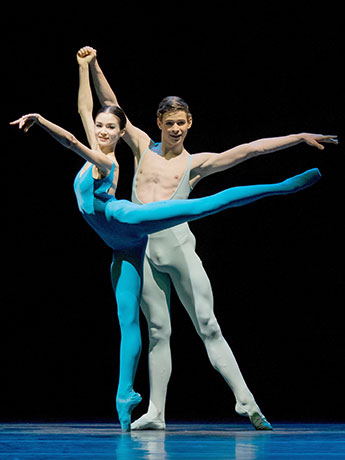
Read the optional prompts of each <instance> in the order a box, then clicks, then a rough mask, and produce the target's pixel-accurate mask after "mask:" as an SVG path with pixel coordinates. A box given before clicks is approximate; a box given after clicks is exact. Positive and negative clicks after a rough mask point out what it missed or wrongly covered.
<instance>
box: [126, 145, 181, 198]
mask: <svg viewBox="0 0 345 460" xmlns="http://www.w3.org/2000/svg"><path fill="white" fill-rule="evenodd" d="M188 162H189V154H188V153H187V152H183V153H182V154H181V155H179V156H177V157H174V158H170V159H166V158H164V157H162V156H160V155H159V154H157V153H155V152H152V151H148V152H147V153H146V155H145V157H144V158H143V159H142V162H141V164H140V166H139V169H138V171H137V174H136V184H135V186H136V193H137V196H138V197H139V199H140V200H141V201H142V202H144V203H150V202H153V201H160V200H169V199H170V198H171V197H172V196H173V195H174V193H175V192H176V190H177V188H178V186H179V184H180V182H181V180H182V179H183V177H184V175H185V173H186V169H187V167H188Z"/></svg>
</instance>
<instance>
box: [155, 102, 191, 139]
mask: <svg viewBox="0 0 345 460" xmlns="http://www.w3.org/2000/svg"><path fill="white" fill-rule="evenodd" d="M157 123H158V127H159V129H161V130H162V142H163V143H164V144H165V145H167V146H170V147H175V148H176V147H177V146H179V145H183V141H184V139H185V137H186V136H187V133H188V130H189V128H190V127H191V126H192V117H188V116H187V114H186V112H185V111H184V110H177V111H175V112H166V113H164V114H163V116H162V118H158V120H157Z"/></svg>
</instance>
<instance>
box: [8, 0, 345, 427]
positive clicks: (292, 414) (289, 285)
mask: <svg viewBox="0 0 345 460" xmlns="http://www.w3.org/2000/svg"><path fill="white" fill-rule="evenodd" d="M192 6H193V4H192V3H188V4H187V3H185V2H179V3H165V4H163V3H161V4H160V6H158V7H157V6H155V5H153V4H152V3H150V4H149V5H143V4H142V3H140V4H130V5H127V6H124V5H121V4H118V5H116V4H113V3H110V4H96V3H95V4H92V5H89V6H83V7H80V5H78V4H77V5H76V6H74V4H73V5H71V6H69V7H68V8H65V7H61V6H60V7H58V6H56V7H53V6H49V8H48V7H47V8H39V7H37V6H27V7H24V8H22V7H19V6H18V5H17V4H15V5H13V6H10V7H9V11H7V12H6V13H4V14H3V15H2V16H3V21H4V24H3V26H2V30H3V32H4V31H6V32H5V37H4V41H3V43H5V46H4V48H3V53H2V54H3V56H2V57H3V62H2V68H3V70H4V71H5V72H3V76H5V78H7V81H6V84H5V85H4V86H3V88H2V90H3V100H5V109H3V111H2V112H3V115H5V116H4V120H3V123H2V126H3V127H4V130H3V131H2V132H3V133H4V134H3V139H5V146H3V147H2V155H3V162H2V179H3V180H4V179H5V182H3V183H5V187H4V188H5V190H4V192H5V193H4V195H3V196H5V200H4V201H3V204H5V215H4V216H3V217H4V222H5V224H6V226H7V230H8V232H7V233H6V235H5V238H4V240H3V241H4V245H3V261H4V268H5V270H4V271H3V272H5V274H6V276H4V275H3V276H2V278H3V280H4V285H5V286H4V289H2V294H3V295H4V299H3V301H2V316H3V321H2V324H3V328H4V331H3V334H2V337H3V338H4V344H3V346H2V348H1V350H2V353H1V355H2V356H1V359H2V363H1V370H2V371H3V377H2V379H1V383H2V386H3V388H2V389H1V398H2V402H1V419H2V420H48V421H52V420H117V419H116V416H115V391H116V386H117V376H118V350H119V339H120V337H119V326H118V322H117V316H116V306H115V301H114V297H113V293H112V289H111V285H110V279H109V265H110V260H111V253H110V250H109V249H108V248H107V247H106V246H105V245H104V243H103V242H102V241H101V240H100V238H99V237H98V236H97V235H96V234H95V233H94V232H93V231H92V230H91V228H89V227H88V226H87V225H86V224H85V222H84V220H83V219H82V217H81V215H80V214H79V212H78V208H77V205H76V201H75V197H74V194H73V187H72V184H73V179H74V176H75V174H76V173H77V171H78V170H79V168H80V167H81V165H82V161H81V160H80V159H79V158H78V157H77V156H76V155H74V154H73V153H72V152H70V151H68V150H64V149H63V148H62V147H61V146H59V145H58V144H57V143H56V142H55V141H54V140H53V139H51V138H50V137H49V136H47V135H46V134H45V133H44V132H43V131H42V130H40V129H38V128H33V129H32V130H30V132H29V133H28V134H27V135H24V134H23V133H21V132H17V129H16V128H14V127H9V126H8V122H9V121H11V120H13V119H16V118H18V117H19V116H21V115H22V114H25V113H29V112H39V113H41V114H42V115H44V116H45V117H47V118H48V119H50V120H52V121H54V122H56V123H58V124H60V125H61V126H63V127H65V128H66V129H68V130H70V131H72V132H73V133H74V134H75V135H77V137H79V138H80V139H81V140H85V136H84V133H83V130H82V127H81V123H80V120H79V117H78V113H77V90H78V69H77V63H76V59H75V54H76V52H77V50H78V49H79V48H80V47H82V46H84V45H91V46H94V47H95V48H96V49H97V50H98V58H99V62H100V65H101V67H102V68H103V70H104V72H105V74H106V76H107V77H108V79H109V81H110V83H111V85H112V86H113V88H114V89H115V91H116V92H117V95H118V97H119V101H120V103H121V105H122V107H123V108H124V109H125V110H126V112H127V115H128V116H129V118H130V119H131V121H132V122H133V123H134V124H135V125H137V126H139V127H140V128H142V129H143V130H145V131H146V132H147V133H148V134H149V135H150V136H151V137H152V138H154V139H156V140H159V136H160V133H159V131H158V128H157V127H156V123H155V111H156V107H157V104H158V103H159V101H160V100H161V98H162V97H164V96H166V95H172V94H177V95H180V96H182V97H183V98H185V99H186V100H187V102H188V103H189V105H190V108H191V111H192V113H193V118H194V124H193V127H192V129H191V131H190V133H189V134H188V137H187V140H186V143H185V146H186V148H187V150H188V151H190V152H191V153H195V152H200V151H215V152H221V151H222V150H225V149H227V148H230V147H232V146H235V145H238V144H241V143H244V142H248V141H252V140H255V139H258V138H262V137H273V136H280V135H285V134H291V133H298V132H303V131H306V132H314V133H324V134H338V135H339V138H340V145H339V146H338V147H336V146H332V145H330V146H329V145H326V148H325V150H324V151H320V150H317V149H313V148H311V147H309V146H307V145H306V144H300V145H298V146H296V147H294V148H291V149H289V150H285V151H282V152H278V153H275V154H271V155H267V156H262V157H259V158H257V159H253V160H250V161H248V162H244V163H242V164H241V165H239V166H237V167H235V168H233V169H231V170H229V171H226V172H224V173H221V174H216V175H214V176H212V177H210V178H207V179H206V180H205V181H204V182H202V183H200V184H199V185H198V186H197V187H196V189H195V191H194V192H193V193H192V195H191V197H198V196H203V195H206V194H210V193H214V192H216V191H218V190H222V189H223V188H225V187H229V186H235V185H240V184H242V185H243V184H255V183H260V182H265V181H267V182H275V181H278V180H282V179H284V178H286V177H288V176H290V175H293V174H298V173H300V172H302V171H303V170H305V169H308V168H311V167H318V168H319V169H320V171H321V172H322V175H323V178H322V180H321V181H320V182H318V183H317V184H316V185H315V186H313V187H312V188H310V189H308V190H306V191H303V192H301V193H298V194H296V195H290V196H287V197H272V198H269V199H265V200H262V201H259V202H256V203H254V204H251V205H249V206H246V207H242V208H238V209H234V210H231V211H228V212H225V213H222V214H219V215H217V216H213V217H210V218H208V219H205V220H202V221H198V222H194V223H192V224H191V228H192V231H193V233H194V234H195V236H196V238H197V252H198V254H199V255H200V257H201V259H202V261H203V263H204V266H205V268H206V270H207V272H208V274H209V277H210V279H211V283H212V287H213V291H214V297H215V312H216V316H217V318H218V321H219V323H220V325H221V327H222V331H223V334H224V336H225V337H226V339H227V340H228V341H229V344H230V346H231V348H232V350H233V351H234V353H235V356H236V357H237V360H238V362H239V364H240V367H241V369H242V372H243V373H244V376H245V378H246V380H247V383H248V385H249V387H250V388H251V390H252V391H253V393H254V395H255V397H256V400H257V402H258V403H259V404H260V406H261V408H262V410H263V412H264V413H265V415H266V416H267V417H268V418H269V419H270V420H273V421H274V420H290V419H291V420H299V421H308V420H310V421H311V420H321V421H322V420H327V421H329V420H331V421H333V420H334V421H343V420H344V418H343V417H344V415H343V414H344V399H343V390H344V375H343V374H344V341H343V334H344V332H343V330H344V321H343V314H342V311H343V307H344V277H343V275H344V271H343V263H344V257H343V256H344V237H343V235H344V215H343V210H344V191H343V183H344V176H343V175H344V172H343V171H344V151H343V147H342V130H343V118H342V120H340V112H341V111H340V107H342V108H343V85H344V71H343V70H344V62H343V57H344V50H343V49H342V47H341V44H340V41H342V40H343V33H342V31H343V29H344V27H343V24H342V22H341V20H340V18H341V16H342V13H341V12H340V6H339V9H337V8H336V6H335V5H333V4H332V2H327V4H323V5H322V9H321V8H319V7H317V6H315V4H314V3H313V2H304V3H303V2H300V3H299V4H298V5H295V4H292V3H289V4H285V5H282V4H281V3H280V2H266V3H264V2H261V3H260V5H257V6H255V7H253V5H250V4H245V3H236V2H231V5H230V6H228V5H227V4H226V3H217V2H211V3H209V4H206V3H205V6H200V5H198V6H196V7H195V8H194V9H193V8H192ZM187 8H189V9H187ZM81 10H82V11H81ZM97 106H98V105H97V104H96V103H95V107H97ZM117 156H118V159H119V162H120V165H121V174H120V183H119V187H118V194H117V196H118V197H120V198H123V197H125V198H129V197H130V186H131V179H132V175H133V161H132V154H131V152H130V150H129V148H128V147H127V146H126V144H124V143H122V145H120V146H119V148H118V151H117ZM5 254H6V255H5ZM8 255H9V257H8ZM171 310H172V324H173V336H172V340H171V347H172V354H173V375H172V378H171V381H170V385H169V392H168V400H167V408H166V417H167V420H168V421H172V420H210V421H214V422H216V421H222V420H225V421H226V420H228V421H230V422H231V421H238V417H237V415H236V414H235V412H234V398H233V396H232V394H231V392H230V390H229V389H228V388H227V386H226V384H225V382H223V380H222V378H221V377H220V376H219V375H218V373H217V372H216V371H214V370H213V368H212V367H211V365H210V364H209V362H208V359H207V356H206V352H205V350H204V348H203V344H202V342H201V340H200V339H199V338H198V336H197V334H196V333H195V331H194V330H193V327H192V324H191V322H190V320H189V318H188V315H187V314H186V312H185V311H184V309H183V307H182V306H181V304H180V303H179V301H178V299H177V298H176V296H175V295H174V296H173V299H172V309H171ZM141 326H142V335H143V353H142V358H141V361H140V366H139V369H138V373H137V378H136V384H135V389H136V390H137V391H139V392H140V393H142V395H143V396H144V402H143V403H142V404H141V405H140V406H139V407H138V408H137V409H136V411H135V413H134V417H133V418H136V416H138V415H140V414H141V413H143V412H144V411H145V409H146V404H147V400H148V377H147V331H146V323H145V321H144V318H143V317H142V318H141Z"/></svg>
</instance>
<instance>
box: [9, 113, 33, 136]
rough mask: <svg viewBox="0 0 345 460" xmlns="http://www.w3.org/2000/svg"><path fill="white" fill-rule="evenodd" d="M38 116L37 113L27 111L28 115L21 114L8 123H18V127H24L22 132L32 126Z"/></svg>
mask: <svg viewBox="0 0 345 460" xmlns="http://www.w3.org/2000/svg"><path fill="white" fill-rule="evenodd" d="M38 117H39V114H38V113H29V114H28V115H23V116H22V117H20V118H18V120H15V121H12V122H11V123H10V125H19V126H18V128H19V129H22V128H24V132H25V133H27V132H28V130H29V129H30V128H31V126H33V125H34V124H35V123H36V121H37V119H38Z"/></svg>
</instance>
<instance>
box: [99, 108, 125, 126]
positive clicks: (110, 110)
mask: <svg viewBox="0 0 345 460" xmlns="http://www.w3.org/2000/svg"><path fill="white" fill-rule="evenodd" d="M99 113H112V114H113V115H115V117H117V118H118V119H119V122H120V129H121V130H122V129H125V127H126V123H127V118H126V115H125V112H124V111H123V110H122V109H121V107H118V106H117V105H104V106H103V107H101V108H100V109H99V111H98V112H97V113H96V117H97V115H98V114H99Z"/></svg>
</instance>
